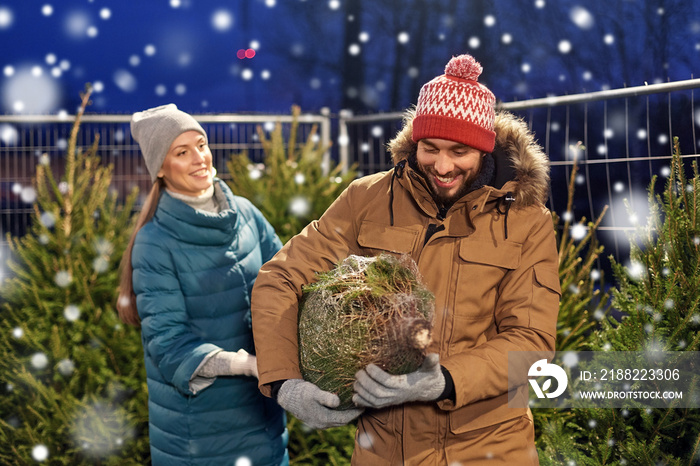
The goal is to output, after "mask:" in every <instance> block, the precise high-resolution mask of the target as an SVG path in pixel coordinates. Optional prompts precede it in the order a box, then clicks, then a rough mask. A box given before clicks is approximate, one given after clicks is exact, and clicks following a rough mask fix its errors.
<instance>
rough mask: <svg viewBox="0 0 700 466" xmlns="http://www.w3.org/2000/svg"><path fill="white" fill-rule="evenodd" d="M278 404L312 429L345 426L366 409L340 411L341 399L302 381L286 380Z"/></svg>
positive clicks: (279, 394) (279, 393)
mask: <svg viewBox="0 0 700 466" xmlns="http://www.w3.org/2000/svg"><path fill="white" fill-rule="evenodd" d="M277 402H278V403H279V405H280V406H281V407H283V408H284V409H285V410H287V411H289V412H290V413H291V414H292V415H294V417H296V418H297V419H299V420H300V421H302V422H303V423H304V424H306V425H307V426H309V427H311V428H312V429H328V428H329V427H340V426H344V425H345V424H347V423H348V422H350V421H352V420H353V419H355V418H356V417H357V416H359V415H360V414H362V412H363V411H364V409H347V410H343V411H338V410H336V409H333V408H337V407H338V405H340V398H338V395H335V394H333V393H331V392H327V391H324V390H321V389H320V388H318V387H317V386H316V385H314V384H312V383H311V382H307V381H306V380H302V379H289V380H286V381H285V382H284V383H283V384H282V386H281V387H280V390H279V392H278V393H277Z"/></svg>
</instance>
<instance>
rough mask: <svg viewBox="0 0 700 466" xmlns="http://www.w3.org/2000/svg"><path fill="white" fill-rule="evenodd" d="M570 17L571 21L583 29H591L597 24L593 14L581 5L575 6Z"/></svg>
mask: <svg viewBox="0 0 700 466" xmlns="http://www.w3.org/2000/svg"><path fill="white" fill-rule="evenodd" d="M569 17H570V18H571V21H572V22H573V23H574V24H575V25H576V26H578V27H580V28H581V29H591V28H592V27H593V25H594V24H595V20H594V19H593V15H592V14H591V13H590V12H589V11H588V10H586V9H585V8H583V7H581V6H575V7H573V8H572V9H571V13H570V15H569Z"/></svg>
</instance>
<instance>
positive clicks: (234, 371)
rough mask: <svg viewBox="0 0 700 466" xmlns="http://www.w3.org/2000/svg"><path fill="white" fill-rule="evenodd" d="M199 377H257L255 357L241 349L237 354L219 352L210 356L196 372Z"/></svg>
mask: <svg viewBox="0 0 700 466" xmlns="http://www.w3.org/2000/svg"><path fill="white" fill-rule="evenodd" d="M197 375H198V376H201V377H216V376H219V375H247V376H249V377H257V376H258V364H257V360H256V359H255V356H254V355H252V354H248V352H247V351H246V350H244V349H243V348H241V349H239V350H238V351H237V352H235V353H234V352H232V351H219V352H218V353H216V354H215V355H214V356H212V357H211V358H210V359H209V360H208V361H207V362H206V363H204V365H203V366H202V367H201V368H200V369H199V371H198V372H197Z"/></svg>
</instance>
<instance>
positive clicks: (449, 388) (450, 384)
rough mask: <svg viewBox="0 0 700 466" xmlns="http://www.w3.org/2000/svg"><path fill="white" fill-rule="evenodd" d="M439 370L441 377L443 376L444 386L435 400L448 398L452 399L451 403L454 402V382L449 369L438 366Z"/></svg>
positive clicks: (455, 396)
mask: <svg viewBox="0 0 700 466" xmlns="http://www.w3.org/2000/svg"><path fill="white" fill-rule="evenodd" d="M440 370H441V371H442V375H443V377H445V388H444V389H443V390H442V393H441V394H440V396H439V397H438V399H437V401H442V400H450V401H452V403H454V402H455V401H456V399H457V393H456V392H455V382H454V380H453V379H452V375H451V374H450V371H448V370H447V369H445V366H440Z"/></svg>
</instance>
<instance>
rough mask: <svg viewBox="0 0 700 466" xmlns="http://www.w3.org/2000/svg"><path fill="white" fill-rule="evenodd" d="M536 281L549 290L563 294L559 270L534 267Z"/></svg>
mask: <svg viewBox="0 0 700 466" xmlns="http://www.w3.org/2000/svg"><path fill="white" fill-rule="evenodd" d="M534 270H535V281H536V282H537V283H538V284H539V285H540V286H543V287H545V288H547V289H548V290H549V291H551V292H553V293H556V294H558V295H559V296H561V282H560V281H559V271H558V270H554V269H550V268H547V267H538V266H535V267H534Z"/></svg>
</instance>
